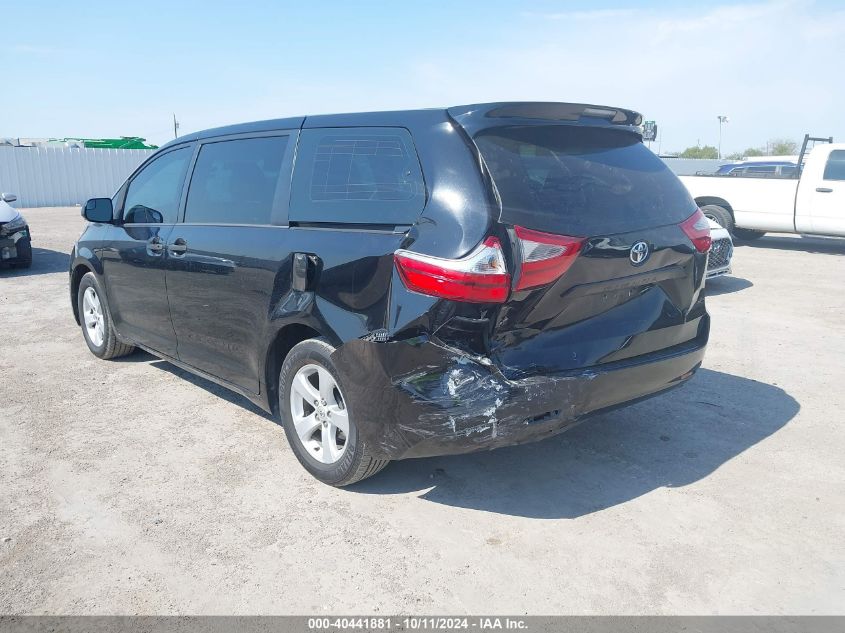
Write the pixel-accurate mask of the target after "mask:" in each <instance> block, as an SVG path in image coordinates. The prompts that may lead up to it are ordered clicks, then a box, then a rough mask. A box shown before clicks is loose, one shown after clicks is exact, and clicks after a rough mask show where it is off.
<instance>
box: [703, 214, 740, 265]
mask: <svg viewBox="0 0 845 633" xmlns="http://www.w3.org/2000/svg"><path fill="white" fill-rule="evenodd" d="M707 221H708V222H709V223H710V239H711V244H710V255H709V256H708V257H707V279H710V278H711V277H719V276H720V275H727V274H729V273H730V272H731V258H732V257H733V254H734V243H733V240H732V239H731V234H730V233H728V230H727V229H726V228H724V227H723V226H722V225H721V224H719V223H718V222H716V221H715V220H712V219H710V218H707Z"/></svg>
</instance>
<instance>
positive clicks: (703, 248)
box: [681, 209, 713, 253]
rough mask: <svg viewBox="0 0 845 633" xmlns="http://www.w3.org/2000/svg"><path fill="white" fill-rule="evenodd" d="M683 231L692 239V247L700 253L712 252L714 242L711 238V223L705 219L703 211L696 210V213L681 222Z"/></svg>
mask: <svg viewBox="0 0 845 633" xmlns="http://www.w3.org/2000/svg"><path fill="white" fill-rule="evenodd" d="M681 229H683V231H684V233H686V236H687V237H688V238H690V241H691V242H692V245H693V246H695V250H697V251H698V252H699V253H706V252H707V251H709V250H710V244H711V243H712V241H713V240H712V239H711V238H710V223H709V222H708V221H707V218H705V217H704V214H703V213H702V212H701V209H696V210H695V213H693V214H692V215H691V216H690V217H688V218H687V219H686V220H684V221H683V222H681Z"/></svg>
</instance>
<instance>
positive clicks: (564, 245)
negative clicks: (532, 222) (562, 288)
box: [514, 226, 584, 290]
mask: <svg viewBox="0 0 845 633" xmlns="http://www.w3.org/2000/svg"><path fill="white" fill-rule="evenodd" d="M514 230H515V231H516V236H517V237H518V238H519V243H520V248H521V250H522V267H521V268H520V273H519V281H518V282H517V284H516V289H517V290H525V289H526V288H535V287H537V286H542V285H544V284H547V283H550V282H552V281H554V280H555V279H559V278H560V277H561V276H563V274H564V273H565V272H566V271H567V270H569V267H570V266H572V263H573V262H574V261H575V258H576V257H578V253H579V252H580V251H581V245H582V244H583V243H584V238H583V237H569V236H568V235H554V234H552V233H541V232H540V231H532V230H531V229H526V228H523V227H521V226H515V227H514Z"/></svg>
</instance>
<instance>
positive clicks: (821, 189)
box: [816, 187, 833, 193]
mask: <svg viewBox="0 0 845 633" xmlns="http://www.w3.org/2000/svg"><path fill="white" fill-rule="evenodd" d="M816 191H818V192H819V193H833V189H831V188H830V187H816Z"/></svg>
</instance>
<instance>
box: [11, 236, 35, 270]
mask: <svg viewBox="0 0 845 633" xmlns="http://www.w3.org/2000/svg"><path fill="white" fill-rule="evenodd" d="M15 246H16V247H17V250H18V259H17V261H16V262H15V263H14V264H12V266H13V267H14V268H30V267H31V266H32V242H30V241H29V239H22V240H18V243H17V244H16V245H15Z"/></svg>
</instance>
